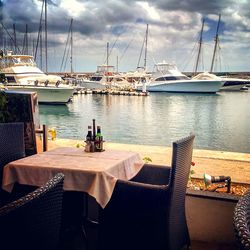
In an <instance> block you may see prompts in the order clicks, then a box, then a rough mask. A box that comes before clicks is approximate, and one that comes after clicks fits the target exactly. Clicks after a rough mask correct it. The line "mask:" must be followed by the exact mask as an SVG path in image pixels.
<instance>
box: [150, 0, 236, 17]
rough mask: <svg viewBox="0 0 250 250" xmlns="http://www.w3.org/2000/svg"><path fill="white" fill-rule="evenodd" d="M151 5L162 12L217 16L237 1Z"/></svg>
mask: <svg viewBox="0 0 250 250" xmlns="http://www.w3.org/2000/svg"><path fill="white" fill-rule="evenodd" d="M150 3H151V4H154V5H156V6H157V7H158V8H159V9H163V10H166V11H167V10H170V11H171V10H182V11H188V12H199V13H201V14H203V15H207V14H218V13H221V12H223V11H224V9H225V8H226V7H228V6H232V5H236V4H237V1H235V0H227V1H222V0H221V1H218V0H209V1H207V0H179V1H176V0H152V1H150Z"/></svg>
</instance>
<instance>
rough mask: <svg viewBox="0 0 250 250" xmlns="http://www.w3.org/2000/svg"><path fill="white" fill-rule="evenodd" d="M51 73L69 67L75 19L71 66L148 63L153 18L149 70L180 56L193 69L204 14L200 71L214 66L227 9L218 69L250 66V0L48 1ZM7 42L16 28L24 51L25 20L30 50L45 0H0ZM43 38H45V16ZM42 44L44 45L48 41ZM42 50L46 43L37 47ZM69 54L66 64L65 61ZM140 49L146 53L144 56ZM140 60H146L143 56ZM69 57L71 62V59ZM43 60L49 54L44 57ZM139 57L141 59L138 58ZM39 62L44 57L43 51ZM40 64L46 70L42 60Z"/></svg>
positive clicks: (7, 44) (126, 66) (130, 66)
mask: <svg viewBox="0 0 250 250" xmlns="http://www.w3.org/2000/svg"><path fill="white" fill-rule="evenodd" d="M47 1H48V5H47V16H48V18H47V27H48V71H60V70H63V71H67V70H68V71H69V70H70V63H69V56H67V55H68V54H69V53H67V51H69V48H70V47H69V46H66V45H67V44H69V41H68V42H67V39H69V37H68V34H69V28H70V21H71V19H73V25H72V31H73V70H74V72H93V71H95V70H96V67H97V65H101V64H104V63H106V53H107V43H109V53H110V55H109V65H111V64H112V65H114V66H117V65H118V68H119V71H129V70H135V69H136V67H137V66H138V65H139V66H143V64H144V54H145V52H144V51H142V53H141V50H142V46H143V42H144V40H145V34H146V26H147V24H148V27H149V31H148V46H147V49H148V54H147V69H148V70H149V71H150V70H152V69H153V65H154V63H156V62H162V61H163V60H165V61H167V62H175V63H176V64H177V66H178V67H179V69H180V70H182V71H185V72H186V71H193V70H194V65H195V60H196V57H197V53H198V40H199V36H200V30H201V25H202V18H204V19H205V27H204V32H203V44H202V58H201V61H200V64H199V65H200V66H199V70H209V69H210V65H211V61H212V54H213V49H214V37H215V33H216V26H217V22H218V15H219V13H221V25H220V29H219V40H220V43H219V45H220V46H219V51H218V53H217V58H216V63H215V64H216V68H215V70H216V71H250V67H249V64H250V0H152V1H140V0H139V1H134V0H47ZM0 8H1V9H0V18H1V23H2V25H1V26H0V35H1V36H0V42H1V47H5V48H10V49H11V48H12V47H13V42H11V41H13V40H15V38H14V32H13V30H14V29H13V25H14V26H15V30H16V32H15V33H16V41H17V45H18V48H19V49H20V51H22V50H23V44H24V35H25V27H26V24H27V26H28V44H29V47H28V48H29V54H32V53H33V52H34V49H33V48H34V47H36V46H35V45H36V43H37V37H38V30H39V23H40V17H41V10H42V0H0ZM42 19H43V22H42V30H43V32H42V37H43V38H42V40H44V37H45V35H44V34H45V33H44V26H45V25H44V15H43V18H42ZM43 46H44V45H43ZM39 48H40V45H39ZM64 51H66V53H65V57H64V58H65V61H66V63H64V64H62V59H63V55H64ZM140 54H141V57H140ZM139 58H141V59H140V61H139ZM66 59H67V60H66ZM42 60H43V62H44V61H45V59H44V57H43V58H42ZM138 62H139V63H138ZM37 63H38V64H39V65H40V63H41V56H40V54H39V50H38V52H37ZM41 68H43V69H44V63H43V66H41Z"/></svg>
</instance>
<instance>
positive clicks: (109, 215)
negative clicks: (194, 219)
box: [98, 135, 194, 250]
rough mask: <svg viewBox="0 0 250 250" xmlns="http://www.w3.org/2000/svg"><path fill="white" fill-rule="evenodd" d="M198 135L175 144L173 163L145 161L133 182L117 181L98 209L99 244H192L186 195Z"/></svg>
mask: <svg viewBox="0 0 250 250" xmlns="http://www.w3.org/2000/svg"><path fill="white" fill-rule="evenodd" d="M193 141H194V135H190V136H188V137H187V138H184V139H182V140H179V141H176V142H174V143H173V154H172V167H171V168H170V167H164V166H155V165H149V164H145V165H144V166H143V168H142V170H141V171H140V172H139V173H138V174H137V175H136V176H135V177H134V178H133V179H132V180H130V181H122V180H118V181H117V183H116V186H115V189H114V192H113V194H112V197H111V200H110V201H109V203H108V204H107V206H106V207H105V208H104V209H101V208H100V211H99V242H98V248H99V249H103V250H113V249H119V250H125V249H129V250H140V249H141V250H152V249H157V250H161V249H164V250H166V249H183V248H188V247H189V246H190V239H189V233H188V228H187V223H186V216H185V195H186V186H187V182H188V176H189V171H190V165H191V161H192V152H193Z"/></svg>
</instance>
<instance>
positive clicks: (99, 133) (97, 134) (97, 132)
mask: <svg viewBox="0 0 250 250" xmlns="http://www.w3.org/2000/svg"><path fill="white" fill-rule="evenodd" d="M101 136H102V133H101V126H97V131H96V138H98V140H99V138H100V137H101Z"/></svg>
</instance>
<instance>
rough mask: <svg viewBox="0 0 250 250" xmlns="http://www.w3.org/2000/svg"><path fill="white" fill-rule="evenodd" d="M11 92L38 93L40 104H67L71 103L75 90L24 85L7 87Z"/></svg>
mask: <svg viewBox="0 0 250 250" xmlns="http://www.w3.org/2000/svg"><path fill="white" fill-rule="evenodd" d="M6 87H7V88H8V89H9V90H15V91H22V92H23V91H25V92H26V91H27V92H37V98H38V103H44V104H66V103H68V102H69V101H70V99H71V97H72V95H73V92H74V88H70V87H69V88H64V87H48V86H47V87H37V86H36V87H35V86H34V87H33V86H22V85H16V86H15V85H7V86H6Z"/></svg>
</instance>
